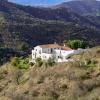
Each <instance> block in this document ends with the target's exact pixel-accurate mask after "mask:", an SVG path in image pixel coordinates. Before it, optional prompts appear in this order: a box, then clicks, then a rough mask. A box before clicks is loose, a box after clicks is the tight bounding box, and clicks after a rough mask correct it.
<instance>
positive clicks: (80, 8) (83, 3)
mask: <svg viewBox="0 0 100 100" xmlns="http://www.w3.org/2000/svg"><path fill="white" fill-rule="evenodd" d="M55 7H56V8H59V7H65V8H70V9H71V10H72V11H74V12H76V13H78V14H80V15H97V16H100V1H96V0H73V1H70V2H64V3H62V4H60V5H57V6H55Z"/></svg>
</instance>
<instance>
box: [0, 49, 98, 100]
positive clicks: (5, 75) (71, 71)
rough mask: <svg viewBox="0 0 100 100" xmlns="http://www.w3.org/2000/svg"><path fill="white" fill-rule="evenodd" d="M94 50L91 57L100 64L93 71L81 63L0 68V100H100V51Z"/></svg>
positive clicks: (6, 66) (5, 66) (8, 65)
mask: <svg viewBox="0 0 100 100" xmlns="http://www.w3.org/2000/svg"><path fill="white" fill-rule="evenodd" d="M93 50H94V51H93V52H95V54H93V55H91V56H92V57H93V59H94V58H95V60H97V61H98V63H97V64H96V65H97V67H95V68H93V69H91V70H90V69H84V68H81V66H80V64H79V62H73V63H72V62H69V63H60V64H56V65H55V66H53V67H48V68H45V67H40V68H39V67H33V68H30V69H27V70H19V69H17V68H15V67H13V66H11V65H10V64H6V65H4V66H3V67H2V68H0V100H100V66H99V57H100V56H98V55H99V50H97V49H96V48H93ZM85 55H86V54H84V55H83V56H84V57H85ZM78 56H80V55H78ZM87 57H88V56H87ZM89 57H90V56H89Z"/></svg>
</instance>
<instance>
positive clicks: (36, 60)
mask: <svg viewBox="0 0 100 100" xmlns="http://www.w3.org/2000/svg"><path fill="white" fill-rule="evenodd" d="M42 64H43V62H42V60H41V58H36V59H35V65H36V66H37V67H41V66H42Z"/></svg>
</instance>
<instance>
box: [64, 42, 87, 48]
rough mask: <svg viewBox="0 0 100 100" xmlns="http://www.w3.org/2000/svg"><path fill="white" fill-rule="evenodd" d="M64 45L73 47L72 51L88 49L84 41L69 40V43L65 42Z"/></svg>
mask: <svg viewBox="0 0 100 100" xmlns="http://www.w3.org/2000/svg"><path fill="white" fill-rule="evenodd" d="M64 43H65V44H66V45H68V46H69V47H71V48H72V49H78V48H83V49H84V48H85V47H86V44H85V43H84V41H81V40H69V41H64Z"/></svg>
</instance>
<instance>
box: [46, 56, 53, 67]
mask: <svg viewBox="0 0 100 100" xmlns="http://www.w3.org/2000/svg"><path fill="white" fill-rule="evenodd" d="M44 64H45V66H46V67H47V66H53V65H54V60H53V59H51V58H49V59H48V60H47V61H45V62H44Z"/></svg>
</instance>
